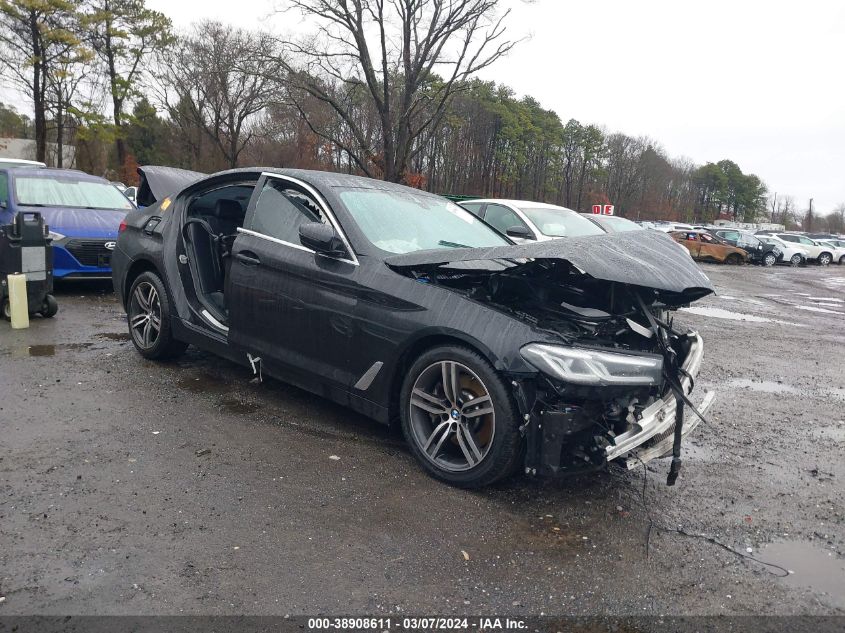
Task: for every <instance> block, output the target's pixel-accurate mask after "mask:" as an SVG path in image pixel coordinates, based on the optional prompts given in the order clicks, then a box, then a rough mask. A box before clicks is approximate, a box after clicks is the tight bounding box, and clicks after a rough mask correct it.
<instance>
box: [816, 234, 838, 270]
mask: <svg viewBox="0 0 845 633" xmlns="http://www.w3.org/2000/svg"><path fill="white" fill-rule="evenodd" d="M816 241H817V242H819V243H820V244H826V245H828V246H830V248H832V249H833V259H832V260H831V261H834V262H836V263H837V264H840V265H841V264H845V240H816Z"/></svg>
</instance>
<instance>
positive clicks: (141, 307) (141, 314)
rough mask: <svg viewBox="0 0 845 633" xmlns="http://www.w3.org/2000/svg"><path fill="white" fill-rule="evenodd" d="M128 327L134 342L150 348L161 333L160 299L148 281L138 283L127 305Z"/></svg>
mask: <svg viewBox="0 0 845 633" xmlns="http://www.w3.org/2000/svg"><path fill="white" fill-rule="evenodd" d="M129 329H130V331H131V332H132V338H133V339H134V340H135V343H136V344H137V345H138V346H139V347H142V348H144V349H150V348H151V347H153V346H154V345H155V344H156V341H158V337H159V334H160V333H161V301H160V300H159V296H158V291H157V290H156V289H155V286H153V285H152V284H151V283H149V282H148V281H144V282H141V283H139V284H138V285H137V286H136V287H135V292H133V293H132V301H131V303H130V306H129Z"/></svg>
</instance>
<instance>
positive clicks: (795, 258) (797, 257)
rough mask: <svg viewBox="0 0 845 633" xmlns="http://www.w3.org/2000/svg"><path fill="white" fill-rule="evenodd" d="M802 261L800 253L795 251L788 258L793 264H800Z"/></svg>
mask: <svg viewBox="0 0 845 633" xmlns="http://www.w3.org/2000/svg"><path fill="white" fill-rule="evenodd" d="M803 261H804V258H803V257H801V255H799V254H798V253H795V255H793V256H792V257H791V258H790V259H789V263H790V264H792V265H793V266H800V265H801V262H803Z"/></svg>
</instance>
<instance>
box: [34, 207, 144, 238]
mask: <svg viewBox="0 0 845 633" xmlns="http://www.w3.org/2000/svg"><path fill="white" fill-rule="evenodd" d="M20 211H37V212H38V213H40V214H41V217H43V218H44V224H46V225H47V226H49V227H50V230H51V231H55V232H56V233H61V234H62V235H65V236H67V237H92V238H102V239H108V238H115V237H117V232H118V229H119V228H120V223H121V222H122V221H123V219H124V218H125V217H126V213H127V211H126V210H123V211H119V210H116V209H80V208H75V207H27V206H25V205H21V207H20Z"/></svg>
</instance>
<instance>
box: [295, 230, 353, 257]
mask: <svg viewBox="0 0 845 633" xmlns="http://www.w3.org/2000/svg"><path fill="white" fill-rule="evenodd" d="M299 241H300V243H301V244H302V245H303V246H304V247H305V248H310V249H311V250H312V251H316V252H317V253H319V254H320V255H330V256H333V257H337V256H343V255H345V254H346V249H345V248H344V246H343V241H342V240H341V239H340V236H338V234H337V233H336V232H335V230H334V228H333V227H332V226H331V225H329V224H323V223H322V222H306V223H305V224H302V225H300V227H299Z"/></svg>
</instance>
